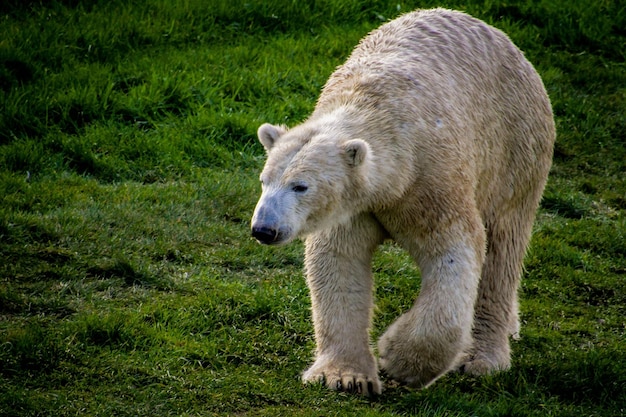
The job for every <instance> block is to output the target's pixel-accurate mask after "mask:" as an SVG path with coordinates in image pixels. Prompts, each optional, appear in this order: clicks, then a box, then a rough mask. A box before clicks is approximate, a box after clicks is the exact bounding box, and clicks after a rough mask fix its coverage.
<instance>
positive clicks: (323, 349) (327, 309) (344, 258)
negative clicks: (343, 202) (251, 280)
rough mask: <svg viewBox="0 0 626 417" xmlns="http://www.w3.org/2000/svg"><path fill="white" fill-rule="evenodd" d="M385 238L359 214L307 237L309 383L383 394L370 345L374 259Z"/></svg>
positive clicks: (305, 374)
mask: <svg viewBox="0 0 626 417" xmlns="http://www.w3.org/2000/svg"><path fill="white" fill-rule="evenodd" d="M383 239H384V230H383V229H382V228H381V226H380V225H379V224H378V223H377V222H376V220H375V219H373V218H371V217H370V216H368V215H360V216H357V217H355V218H354V219H352V221H351V222H350V223H349V224H347V225H340V226H338V227H335V228H332V229H329V230H324V231H321V232H318V233H315V234H312V235H309V236H308V237H307V239H306V253H305V266H306V274H307V283H308V286H309V289H310V292H311V306H312V313H313V324H314V327H315V340H316V343H317V347H316V358H315V362H314V363H313V365H311V367H310V368H309V369H308V370H306V371H305V372H304V374H303V376H302V379H303V381H304V382H305V383H311V382H321V383H324V384H325V385H326V386H327V387H329V388H331V389H334V390H339V391H347V392H354V393H359V394H363V395H371V394H380V393H381V383H380V379H379V378H378V366H377V364H376V360H375V358H374V355H373V354H372V350H371V348H370V343H369V329H370V325H371V320H372V307H373V283H372V272H371V266H370V265H371V260H372V255H373V253H374V251H375V249H376V247H377V246H378V245H379V244H380V243H381V242H382V241H383Z"/></svg>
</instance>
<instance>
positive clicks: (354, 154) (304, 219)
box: [252, 123, 371, 244]
mask: <svg viewBox="0 0 626 417" xmlns="http://www.w3.org/2000/svg"><path fill="white" fill-rule="evenodd" d="M257 133H258V137H259V140H260V142H261V144H262V145H263V147H264V148H265V150H266V152H267V160H266V162H265V166H264V168H263V171H262V173H261V176H260V179H261V186H262V193H261V198H260V199H259V202H258V203H257V205H256V208H255V210H254V215H253V217H252V236H253V237H255V238H256V239H257V240H258V241H259V242H261V243H264V244H284V243H288V242H290V241H292V240H293V239H295V238H297V237H300V236H305V235H307V234H309V233H312V232H315V231H318V230H321V229H324V228H327V227H332V226H333V225H336V224H339V223H342V222H344V221H347V220H348V219H349V218H350V216H351V215H352V214H353V213H355V210H357V211H358V206H359V203H360V202H359V198H360V197H359V196H360V195H362V194H363V193H362V188H363V182H364V181H365V178H366V176H365V173H366V172H365V171H366V166H367V164H368V160H369V158H370V154H371V150H370V147H369V145H368V144H367V142H365V141H363V140H361V139H345V138H342V137H341V136H342V135H341V133H340V132H333V131H332V130H328V129H327V130H325V131H324V130H320V129H317V128H316V127H311V126H307V125H306V123H305V124H304V125H300V126H297V127H295V128H293V129H291V130H288V129H287V128H285V127H283V126H274V125H271V124H267V123H266V124H264V125H262V126H261V127H260V128H259V130H258V132H257Z"/></svg>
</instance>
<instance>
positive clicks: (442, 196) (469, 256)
mask: <svg viewBox="0 0 626 417" xmlns="http://www.w3.org/2000/svg"><path fill="white" fill-rule="evenodd" d="M258 135H259V139H260V141H261V143H262V144H263V146H264V147H265V149H266V151H267V154H268V155H267V161H266V164H265V167H264V169H263V172H262V174H261V181H262V184H263V186H262V195H261V198H260V200H259V202H258V204H257V207H256V209H255V213H254V216H253V219H252V229H253V234H254V235H255V236H256V237H257V238H258V239H259V240H262V241H263V243H270V244H283V243H287V242H289V241H291V240H293V239H294V238H297V237H304V238H305V240H306V253H305V266H306V275H307V282H308V285H309V288H310V291H311V300H312V313H313V323H314V327H315V339H316V343H317V349H316V358H315V362H314V363H313V364H312V366H311V367H310V368H309V369H308V370H307V371H305V372H304V374H303V380H304V381H305V382H316V381H322V382H323V383H325V384H326V385H327V386H328V387H330V388H332V389H337V390H344V391H353V392H359V393H363V394H365V395H370V394H375V393H380V392H381V390H382V385H381V382H380V379H379V376H378V365H380V367H381V368H382V369H383V370H384V371H386V373H387V374H388V375H389V376H390V377H391V378H393V379H395V380H397V381H399V382H403V383H407V384H410V385H412V386H416V387H424V386H427V385H429V384H431V383H432V382H433V381H435V380H436V379H437V378H439V377H440V376H441V375H443V374H445V373H446V372H447V371H449V370H452V369H455V368H459V369H461V370H464V371H465V372H469V373H472V374H485V373H489V372H493V371H498V370H504V369H507V368H509V366H510V347H509V336H511V335H518V333H519V321H518V301H517V289H518V286H519V280H520V276H521V273H522V262H523V258H524V255H525V251H526V248H527V245H528V242H529V239H530V234H531V227H532V224H533V221H534V218H535V212H536V210H537V206H538V204H539V200H540V198H541V194H542V192H543V189H544V186H545V183H546V179H547V176H548V171H549V170H550V165H551V160H552V149H553V144H554V140H555V128H554V122H553V116H552V111H551V106H550V101H549V99H548V96H547V94H546V91H545V89H544V86H543V84H542V82H541V79H540V78H539V76H538V74H537V72H536V71H535V70H534V68H533V66H532V65H531V64H530V63H529V62H528V61H527V60H526V59H525V58H524V56H523V54H522V53H521V52H520V51H519V49H517V47H515V46H514V45H513V43H512V42H511V41H510V40H509V38H508V37H507V36H506V35H505V34H503V33H502V32H501V31H499V30H497V29H495V28H493V27H490V26H488V25H487V24H485V23H483V22H481V21H479V20H477V19H475V18H472V17H470V16H468V15H466V14H463V13H460V12H455V11H450V10H445V9H432V10H418V11H415V12H412V13H408V14H406V15H403V16H401V17H399V18H398V19H395V20H393V21H391V22H389V23H387V24H385V25H383V26H381V27H380V28H379V29H377V30H375V31H373V32H372V33H370V34H369V35H368V36H367V37H365V38H364V39H363V40H362V41H361V42H360V43H359V45H358V46H357V47H356V48H355V50H354V51H353V53H352V55H351V56H350V58H349V59H348V60H347V62H346V63H345V64H344V65H342V66H340V67H339V68H337V70H336V71H335V72H334V73H333V74H332V75H331V77H330V79H329V80H328V82H327V83H326V85H325V87H324V89H323V91H322V94H321V96H320V98H319V100H318V103H317V105H316V108H315V111H314V112H313V114H312V115H311V116H310V117H309V118H308V119H307V120H306V121H304V122H303V123H302V124H300V125H298V126H296V127H294V128H292V129H287V128H285V127H282V126H272V125H269V124H265V125H263V126H261V127H260V128H259V131H258ZM388 238H391V239H393V240H395V241H396V242H397V243H398V244H399V245H400V246H402V247H403V248H404V249H406V250H407V251H408V252H409V253H410V254H411V256H412V257H413V259H415V261H416V263H417V264H418V266H419V268H420V270H421V275H422V284H421V290H420V294H419V296H418V297H417V300H416V301H415V304H414V305H413V307H412V308H411V309H410V310H409V311H408V312H406V313H405V314H403V315H402V316H400V317H399V318H398V319H397V320H396V321H395V322H394V323H393V324H392V325H391V326H390V327H389V329H388V330H387V331H386V332H385V333H384V334H383V336H382V337H381V338H380V341H379V343H378V353H379V361H378V363H377V361H376V359H375V356H374V353H373V349H372V348H371V346H370V341H369V329H370V326H371V322H372V311H373V278H372V272H371V265H370V264H371V260H372V255H373V253H374V251H375V250H376V248H377V247H378V246H379V244H380V243H381V242H383V240H385V239H388Z"/></svg>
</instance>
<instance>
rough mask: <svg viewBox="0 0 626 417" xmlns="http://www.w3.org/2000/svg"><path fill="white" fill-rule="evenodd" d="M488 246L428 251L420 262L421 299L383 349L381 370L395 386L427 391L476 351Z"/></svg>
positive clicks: (477, 241)
mask: <svg viewBox="0 0 626 417" xmlns="http://www.w3.org/2000/svg"><path fill="white" fill-rule="evenodd" d="M478 235H480V233H478ZM482 242H484V239H481V237H480V236H478V237H477V238H476V235H475V237H474V238H473V239H471V238H470V239H465V240H464V241H463V240H462V241H461V242H459V243H457V244H455V245H454V246H452V247H449V248H447V249H445V250H443V251H438V252H439V254H432V253H431V254H429V253H428V252H427V251H425V253H422V255H420V256H419V257H418V259H420V260H421V262H419V263H420V269H421V272H422V287H421V292H420V295H419V297H418V298H417V300H416V302H415V305H414V306H413V308H412V309H411V310H410V311H408V312H407V313H405V314H403V315H402V316H400V317H399V318H398V319H397V320H396V321H395V322H394V323H393V324H392V325H391V326H390V327H389V329H388V330H387V331H386V332H385V333H384V334H383V336H382V337H381V339H380V341H379V344H378V350H379V357H380V362H379V363H380V366H381V368H382V369H383V370H384V371H385V372H386V373H387V374H388V375H389V376H390V377H391V378H393V379H394V380H396V381H398V382H401V383H405V384H408V385H411V386H414V387H426V386H428V385H430V384H431V383H433V382H434V381H435V380H436V379H437V378H439V377H440V376H442V375H443V374H445V373H446V372H448V371H449V370H451V369H452V368H453V367H454V366H455V365H457V364H458V363H459V361H460V359H461V358H462V357H463V354H464V353H465V352H466V351H467V350H468V349H469V348H470V346H471V343H472V322H473V315H474V303H475V300H476V294H477V288H478V282H479V277H480V270H481V265H482V260H483V257H484V249H483V248H482ZM422 250H424V248H422ZM411 252H412V251H411Z"/></svg>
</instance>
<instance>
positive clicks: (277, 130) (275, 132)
mask: <svg viewBox="0 0 626 417" xmlns="http://www.w3.org/2000/svg"><path fill="white" fill-rule="evenodd" d="M285 132H287V129H286V128H285V127H284V126H276V125H271V124H269V123H264V124H262V125H261V126H260V127H259V130H257V135H258V137H259V141H260V142H261V144H262V145H263V147H264V148H265V150H266V151H267V152H269V151H270V149H272V148H273V147H274V145H275V144H276V141H277V140H278V138H280V137H281V136H282V135H283V134H284V133H285Z"/></svg>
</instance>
